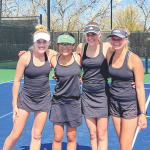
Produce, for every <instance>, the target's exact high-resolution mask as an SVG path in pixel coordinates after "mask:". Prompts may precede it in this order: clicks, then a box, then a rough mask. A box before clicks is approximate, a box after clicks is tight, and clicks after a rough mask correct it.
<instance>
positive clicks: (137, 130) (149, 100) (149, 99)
mask: <svg viewBox="0 0 150 150" xmlns="http://www.w3.org/2000/svg"><path fill="white" fill-rule="evenodd" d="M149 102H150V94H149V97H148V100H147V102H146V110H147V107H148V104H149ZM139 128H140V127H139V126H138V127H137V128H136V132H135V135H134V139H133V143H132V148H133V146H134V143H135V140H136V137H137V135H138V133H139Z"/></svg>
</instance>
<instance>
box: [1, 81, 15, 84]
mask: <svg viewBox="0 0 150 150" xmlns="http://www.w3.org/2000/svg"><path fill="white" fill-rule="evenodd" d="M12 81H14V80H11V81H7V82H2V83H0V84H4V83H9V82H12Z"/></svg>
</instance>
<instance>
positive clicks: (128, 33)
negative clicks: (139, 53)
mask: <svg viewBox="0 0 150 150" xmlns="http://www.w3.org/2000/svg"><path fill="white" fill-rule="evenodd" d="M114 29H121V30H123V31H125V32H126V33H127V35H128V36H129V35H130V32H129V30H128V29H126V28H124V27H120V26H117V27H115V28H114ZM114 29H112V30H114ZM129 43H130V42H129V40H128V42H127V44H126V45H125V48H126V49H128V50H130V47H129Z"/></svg>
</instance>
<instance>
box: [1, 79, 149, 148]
mask: <svg viewBox="0 0 150 150" xmlns="http://www.w3.org/2000/svg"><path fill="white" fill-rule="evenodd" d="M50 85H51V91H53V90H54V88H55V81H54V80H50ZM12 86H13V81H10V82H6V83H2V84H0V150H1V149H2V147H3V144H4V141H5V139H6V138H7V136H8V135H9V134H10V132H11V130H12V127H13V121H12ZM22 86H23V80H22V82H21V85H20V89H21V88H22ZM145 92H146V100H147V99H148V97H149V94H150V84H145ZM147 112H148V116H147V122H148V126H147V128H146V129H145V130H142V131H141V132H139V134H138V135H137V138H136V141H135V144H134V147H133V150H150V106H149V105H148V107H147ZM33 120H34V114H33V113H31V115H30V117H29V118H28V120H27V123H26V126H25V128H24V131H23V133H22V136H21V137H20V139H19V140H18V142H17V144H16V146H15V147H14V150H29V146H30V141H31V130H32V125H33ZM65 133H66V130H65ZM53 134H54V133H53V124H52V123H51V122H50V121H49V119H48V118H47V122H46V124H45V127H44V130H43V134H42V145H41V150H51V149H52V142H53ZM66 147H67V138H66V135H64V138H63V143H62V150H66ZM119 149H120V147H119V141H118V139H117V135H116V133H115V129H114V126H113V122H112V119H111V118H110V120H109V127H108V150H119ZM77 150H91V147H90V135H89V131H88V128H87V126H86V123H85V120H84V118H83V125H82V126H80V127H78V131H77Z"/></svg>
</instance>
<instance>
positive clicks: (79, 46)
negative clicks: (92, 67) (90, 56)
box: [76, 43, 85, 57]
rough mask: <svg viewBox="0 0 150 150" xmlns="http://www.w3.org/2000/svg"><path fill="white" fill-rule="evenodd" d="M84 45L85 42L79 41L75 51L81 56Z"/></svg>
mask: <svg viewBox="0 0 150 150" xmlns="http://www.w3.org/2000/svg"><path fill="white" fill-rule="evenodd" d="M84 46H85V43H80V44H79V45H78V46H77V49H76V53H77V54H80V55H81V57H82V56H83V51H84Z"/></svg>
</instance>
